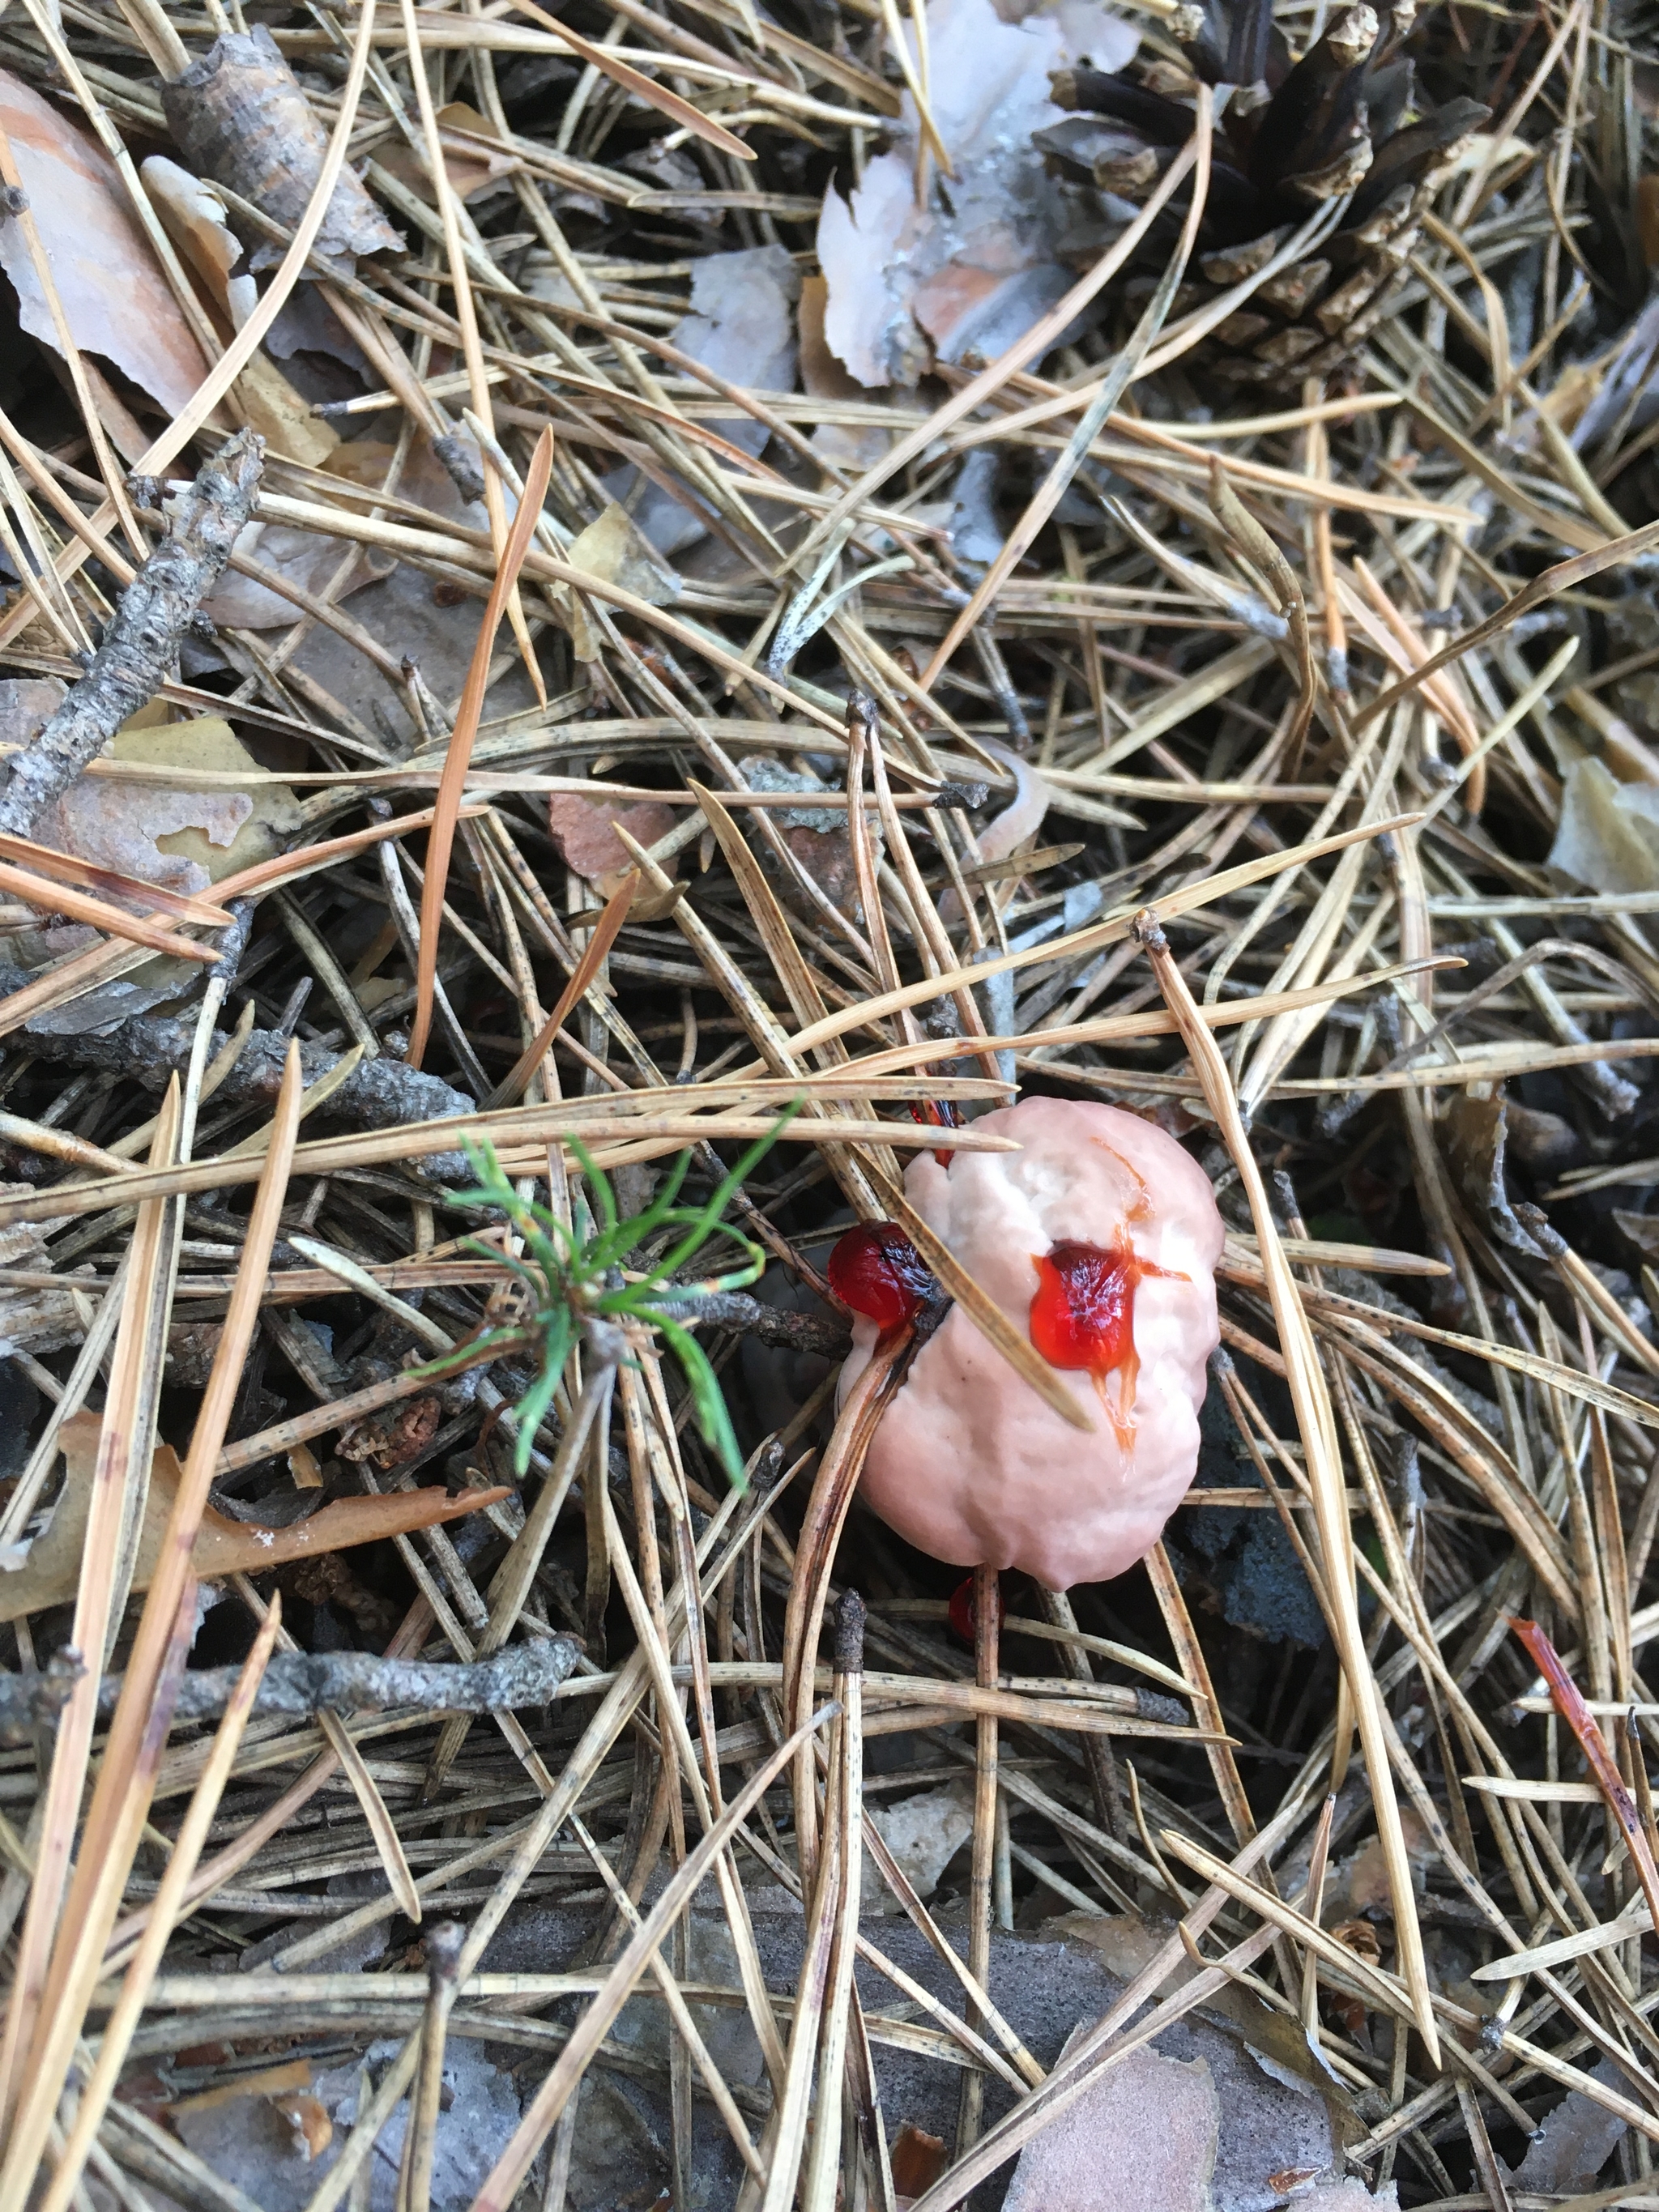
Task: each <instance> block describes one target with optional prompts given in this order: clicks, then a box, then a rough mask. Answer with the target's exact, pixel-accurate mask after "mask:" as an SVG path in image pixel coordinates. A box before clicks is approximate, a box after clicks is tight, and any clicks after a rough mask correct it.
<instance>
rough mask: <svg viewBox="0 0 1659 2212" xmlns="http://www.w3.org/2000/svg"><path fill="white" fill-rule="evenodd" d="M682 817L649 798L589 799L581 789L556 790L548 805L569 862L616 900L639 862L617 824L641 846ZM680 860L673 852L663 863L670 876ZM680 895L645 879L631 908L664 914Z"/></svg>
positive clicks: (641, 915)
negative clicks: (636, 801)
mask: <svg viewBox="0 0 1659 2212" xmlns="http://www.w3.org/2000/svg"><path fill="white" fill-rule="evenodd" d="M681 818H682V817H681V816H680V814H679V813H678V811H676V809H675V808H673V807H671V806H658V805H654V804H653V802H652V801H651V800H649V799H646V800H643V801H641V804H640V805H637V806H626V805H623V804H622V803H621V802H620V801H619V800H617V799H584V798H582V797H581V795H580V793H577V792H556V793H554V795H553V797H552V798H551V799H549V801H548V803H547V823H548V827H549V829H550V830H551V831H552V833H553V842H554V843H555V844H556V846H557V847H558V848H559V851H560V853H561V854H562V856H563V859H564V861H565V864H566V866H568V867H572V868H574V870H575V872H576V873H577V874H578V875H579V876H583V877H586V880H587V881H588V882H589V883H590V884H592V886H593V888H594V889H595V890H597V891H598V892H599V896H600V897H601V898H603V899H609V898H611V896H613V895H614V894H615V892H617V890H619V889H620V888H621V886H622V882H623V877H624V876H626V875H627V874H628V872H629V870H630V869H631V868H632V867H633V866H634V862H633V860H632V857H631V856H630V854H629V851H628V848H627V847H626V846H625V845H624V844H623V842H622V840H621V839H620V838H619V837H618V836H617V835H616V834H615V831H614V829H613V827H612V825H613V823H620V824H621V825H622V827H623V829H625V830H626V831H627V832H628V834H629V836H630V837H633V838H636V839H637V840H638V842H640V843H641V845H645V846H651V845H654V844H655V843H656V842H657V840H658V839H659V837H665V836H667V835H668V833H669V831H670V830H671V829H673V828H674V827H675V826H676V824H677V823H678V822H679V821H680V820H681ZM662 865H663V866H664V867H665V869H666V870H667V872H668V873H669V874H670V875H672V874H673V872H674V871H675V868H676V866H678V855H677V854H670V855H669V857H668V859H667V860H665V861H664V862H663V863H662ZM675 896H677V895H676V894H675V893H673V892H663V893H661V894H659V893H658V892H656V891H653V890H652V888H651V886H650V885H649V884H646V883H643V882H642V883H641V886H640V890H639V891H638V893H637V894H636V895H635V900H634V904H633V906H632V908H631V909H630V911H631V912H632V913H633V914H634V915H635V917H636V918H638V919H639V920H641V921H644V920H647V919H648V918H651V917H653V916H655V915H660V914H665V913H666V912H667V911H668V909H669V908H670V907H671V905H672V904H673V902H674V898H675Z"/></svg>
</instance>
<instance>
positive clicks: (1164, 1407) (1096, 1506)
mask: <svg viewBox="0 0 1659 2212" xmlns="http://www.w3.org/2000/svg"><path fill="white" fill-rule="evenodd" d="M975 1128H976V1129H980V1130H983V1131H985V1132H986V1133H994V1134H995V1135H998V1136H1006V1137H1013V1138H1016V1139H1018V1142H1019V1145H1020V1147H1021V1149H1020V1150H1019V1151H1018V1152H957V1153H956V1154H955V1155H953V1157H952V1159H951V1165H950V1167H949V1168H948V1169H946V1168H943V1167H940V1166H939V1164H938V1162H937V1161H936V1160H935V1159H934V1158H933V1155H932V1154H931V1153H927V1152H923V1153H920V1154H918V1156H917V1157H916V1158H915V1161H914V1162H913V1163H912V1164H911V1166H910V1168H909V1170H908V1172H907V1174H906V1176H905V1178H904V1188H905V1193H906V1195H907V1196H908V1199H909V1200H910V1203H911V1204H912V1205H913V1206H915V1209H916V1211H917V1212H919V1213H920V1214H921V1216H922V1217H923V1218H924V1219H925V1220H926V1221H927V1224H928V1225H929V1227H930V1228H932V1229H933V1230H934V1231H936V1232H937V1233H938V1235H939V1237H942V1238H943V1239H944V1241H945V1243H946V1244H948V1245H949V1246H950V1248H951V1252H952V1253H953V1254H954V1255H955V1256H956V1257H957V1259H958V1260H959V1261H961V1262H962V1264H963V1267H965V1268H966V1269H967V1271H968V1273H969V1274H970V1275H971V1276H972V1277H973V1278H974V1280H975V1282H976V1283H977V1284H978V1285H980V1287H981V1290H983V1291H986V1292H987V1294H988V1295H989V1296H990V1297H992V1298H994V1300H995V1301H996V1303H997V1304H998V1305H1000V1307H1001V1309H1002V1310H1003V1312H1004V1313H1006V1315H1007V1316H1008V1318H1009V1319H1010V1321H1012V1322H1013V1323H1014V1325H1015V1326H1016V1328H1018V1329H1019V1330H1020V1332H1021V1334H1029V1328H1028V1324H1029V1320H1030V1308H1031V1300H1032V1297H1033V1296H1034V1294H1035V1292H1036V1289H1037V1283H1038V1277H1037V1271H1036V1266H1035V1264H1034V1263H1035V1261H1036V1259H1037V1258H1039V1257H1042V1255H1046V1254H1047V1253H1048V1250H1049V1249H1050V1247H1051V1246H1052V1245H1054V1244H1055V1243H1060V1242H1063V1241H1066V1240H1074V1241H1076V1242H1079V1243H1089V1244H1097V1245H1100V1246H1103V1247H1108V1248H1109V1247H1112V1246H1115V1245H1118V1244H1121V1241H1122V1240H1123V1238H1124V1237H1125V1236H1126V1234H1127V1237H1128V1239H1129V1242H1130V1243H1131V1244H1132V1246H1133V1251H1134V1254H1135V1256H1136V1258H1137V1259H1138V1260H1139V1261H1142V1262H1150V1263H1152V1265H1154V1266H1156V1267H1159V1268H1162V1269H1164V1270H1167V1271H1168V1272H1167V1273H1163V1274H1158V1275H1146V1276H1144V1277H1143V1278H1142V1279H1141V1280H1140V1281H1139V1284H1138V1285H1137V1286H1136V1287H1135V1290H1134V1292H1133V1341H1134V1347H1135V1351H1136V1353H1137V1354H1138V1356H1139V1363H1140V1365H1139V1376H1138V1378H1137V1382H1136V1385H1135V1389H1134V1394H1133V1408H1132V1410H1131V1411H1130V1413H1129V1415H1128V1420H1129V1422H1130V1423H1131V1424H1132V1426H1130V1427H1129V1428H1128V1430H1127V1433H1126V1434H1124V1435H1122V1436H1120V1433H1119V1424H1118V1423H1117V1422H1116V1421H1115V1419H1114V1418H1113V1414H1114V1413H1115V1411H1116V1410H1117V1408H1118V1405H1119V1397H1118V1394H1119V1391H1120V1389H1121V1382H1122V1377H1121V1375H1117V1376H1111V1377H1109V1378H1107V1380H1106V1381H1105V1383H1104V1385H1103V1388H1104V1391H1105V1394H1106V1395H1105V1397H1104V1398H1103V1395H1102V1386H1100V1385H1098V1384H1097V1382H1096V1379H1095V1377H1094V1376H1092V1375H1091V1374H1088V1373H1086V1372H1084V1371H1060V1370H1056V1371H1060V1379H1061V1381H1062V1382H1063V1383H1064V1384H1065V1386H1066V1389H1068V1390H1070V1391H1071V1393H1072V1394H1073V1396H1074V1397H1075V1398H1076V1399H1077V1401H1078V1402H1079V1405H1081V1406H1083V1407H1085V1408H1086V1410H1087V1411H1088V1412H1089V1413H1090V1414H1091V1417H1092V1419H1093V1421H1094V1431H1093V1433H1092V1434H1085V1432H1084V1431H1081V1430H1079V1429H1074V1428H1073V1427H1071V1426H1070V1425H1069V1424H1068V1423H1066V1421H1064V1420H1062V1419H1060V1415H1059V1414H1058V1413H1055V1412H1054V1410H1053V1408H1052V1407H1049V1406H1048V1405H1046V1404H1045V1403H1044V1402H1043V1401H1042V1399H1041V1398H1040V1397H1039V1396H1038V1395H1037V1394H1036V1391H1035V1390H1034V1389H1032V1388H1031V1387H1030V1383H1026V1382H1024V1380H1023V1379H1022V1378H1021V1377H1020V1376H1018V1375H1017V1374H1016V1373H1015V1372H1014V1370H1013V1369H1012V1367H1010V1366H1009V1364H1008V1363H1007V1361H1006V1359H1004V1358H1003V1357H1002V1356H1001V1354H1000V1352H996V1351H994V1350H993V1348H992V1347H991V1346H990V1345H989V1344H987V1341H986V1340H985V1339H984V1337H983V1336H981V1334H980V1332H979V1331H978V1329H977V1328H975V1326H974V1324H973V1322H971V1321H969V1318H968V1316H967V1315H966V1314H965V1313H964V1312H963V1310H962V1308H961V1307H960V1306H952V1308H951V1310H950V1313H949V1314H948V1316H946V1318H945V1322H943V1324H942V1325H941V1326H940V1328H939V1329H938V1330H937V1331H936V1332H935V1333H934V1334H933V1336H932V1337H931V1338H929V1340H927V1343H926V1344H924V1345H923V1346H922V1347H921V1351H920V1352H918V1353H917V1355H916V1358H915V1362H914V1364H912V1366H911V1369H910V1372H909V1374H908V1376H907V1378H906V1380H905V1383H904V1384H903V1387H902V1389H901V1390H900V1391H899V1393H898V1395H897V1396H896V1398H895V1399H894V1401H893V1402H892V1404H891V1405H890V1407H888V1409H887V1411H886V1413H884V1415H883V1416H882V1419H881V1424H880V1426H879V1427H878V1430H877V1431H876V1435H875V1439H874V1442H873V1443H872V1446H871V1449H870V1454H869V1457H868V1459H867V1460H866V1463H865V1468H864V1474H863V1478H862V1481H861V1484H860V1494H861V1496H862V1497H863V1498H864V1500H865V1503H866V1504H868V1505H869V1506H870V1507H872V1510H874V1511H875V1512H877V1513H878V1514H879V1515H880V1516H881V1517H882V1519H883V1520H884V1521H885V1522H887V1524H888V1526H889V1527H890V1528H895V1529H896V1530H897V1532H898V1534H900V1535H901V1536H902V1537H904V1538H906V1539H907V1541H909V1542H910V1543H912V1544H915V1545H916V1546H917V1547H919V1548H920V1549H921V1550H922V1551H924V1552H929V1553H932V1554H933V1557H934V1558H935V1559H944V1560H945V1561H947V1562H949V1563H950V1564H951V1565H956V1566H963V1567H969V1566H979V1565H987V1566H994V1567H997V1568H1003V1567H1016V1568H1019V1569H1021V1570H1022V1571H1024V1572H1025V1573H1027V1574H1029V1575H1031V1576H1034V1577H1036V1580H1037V1581H1038V1582H1039V1583H1042V1584H1043V1585H1044V1586H1045V1587H1047V1588H1048V1589H1056V1590H1060V1589H1069V1588H1070V1587H1071V1585H1072V1584H1073V1583H1084V1582H1104V1581H1106V1580H1107V1579H1108V1578H1109V1577H1111V1576H1113V1575H1120V1574H1121V1573H1122V1572H1123V1571H1124V1570H1125V1569H1126V1568H1127V1567H1131V1566H1133V1565H1134V1563H1135V1561H1136V1560H1137V1559H1143V1558H1144V1557H1145V1556H1146V1553H1148V1552H1149V1551H1150V1550H1151V1549H1152V1546H1153V1545H1154V1544H1155V1543H1156V1542H1157V1541H1158V1536H1159V1534H1161V1533H1162V1530H1163V1528H1164V1522H1166V1521H1167V1520H1168V1519H1169V1517H1170V1514H1171V1513H1172V1512H1173V1511H1174V1510H1175V1508H1176V1504H1177V1503H1178V1502H1179V1500H1180V1498H1181V1497H1182V1493H1183V1492H1185V1491H1186V1490H1187V1488H1188V1486H1189V1485H1190V1483H1191V1481H1192V1479H1193V1475H1194V1470H1195V1469H1196V1468H1197V1465H1198V1443H1199V1429H1198V1412H1199V1408H1200V1406H1201V1405H1202V1404H1203V1402H1204V1394H1205V1389H1206V1362H1207V1361H1208V1359H1209V1356H1210V1354H1211V1352H1213V1351H1214V1349H1215V1347H1216V1346H1217V1344H1218V1341H1219V1340H1220V1330H1219V1326H1218V1321H1217V1316H1216V1302H1215V1267H1216V1263H1217V1261H1218V1260H1219V1259H1220V1257H1221V1249H1222V1243H1223V1237H1224V1231H1223V1227H1222V1221H1221V1216H1220V1215H1219V1213H1218V1212H1217V1211H1216V1204H1215V1198H1214V1195H1213V1194H1212V1191H1211V1188H1210V1183H1209V1178H1208V1177H1207V1176H1206V1175H1205V1173H1204V1171H1203V1170H1202V1169H1201V1168H1200V1167H1199V1165H1198V1164H1197V1163H1196V1162H1195V1161H1194V1160H1192V1159H1190V1158H1188V1155H1187V1154H1186V1153H1185V1152H1183V1151H1182V1148H1181V1146H1179V1145H1178V1144H1177V1143H1176V1140H1175V1139H1174V1138H1173V1137H1170V1136H1166V1135H1165V1134H1164V1131H1163V1130H1161V1129H1159V1128H1157V1127H1154V1126H1153V1125H1152V1123H1151V1122H1149V1121H1141V1120H1139V1118H1138V1117H1137V1116H1136V1115H1133V1114H1126V1113H1123V1112H1121V1111H1120V1110H1119V1109H1118V1108H1116V1107H1115V1106H1096V1105H1090V1104H1087V1103H1078V1102H1073V1101H1072V1100H1069V1099H1057V1098H1028V1099H1025V1100H1024V1101H1023V1102H1022V1103H1020V1104H1019V1105H1018V1106H1012V1107H1006V1108H1004V1109H1000V1111H998V1112H996V1113H994V1114H987V1115H984V1116H983V1117H982V1118H981V1120H980V1121H976V1122H975ZM1183 1276H1184V1277H1185V1278H1186V1279H1185V1280H1184V1281H1183V1280H1180V1279H1178V1278H1180V1277H1183ZM875 1340H876V1327H875V1324H874V1322H871V1321H868V1320H866V1319H864V1318H862V1317H860V1318H857V1319H855V1321H854V1328H853V1350H852V1352H850V1354H849V1355H848V1359H847V1363H846V1365H845V1367H844V1369H843V1370H842V1384H841V1387H842V1392H843V1393H844V1392H845V1391H846V1390H847V1389H848V1386H849V1385H850V1384H851V1383H852V1382H853V1380H854V1377H855V1376H857V1375H858V1374H859V1372H860V1370H861V1369H862V1368H863V1367H864V1366H865V1364H866V1362H867V1361H868V1359H869V1358H870V1354H871V1352H872V1349H873V1347H874V1345H875Z"/></svg>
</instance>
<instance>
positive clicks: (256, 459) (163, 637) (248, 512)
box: [0, 430, 264, 837]
mask: <svg viewBox="0 0 1659 2212" xmlns="http://www.w3.org/2000/svg"><path fill="white" fill-rule="evenodd" d="M263 468H264V439H263V438H260V437H257V436H256V435H254V433H253V432H252V431H251V430H239V431H238V432H237V434H236V435H235V436H234V438H230V439H228V440H227V441H226V442H225V443H224V444H223V445H222V446H221V447H220V448H219V450H218V452H217V453H216V454H215V455H214V456H213V459H211V460H210V461H208V462H206V463H204V465H203V467H202V469H201V471H200V472H199V474H198V475H197V478H196V481H195V483H192V484H191V486H190V487H189V488H188V489H186V490H185V491H181V492H179V494H177V495H176V496H175V497H173V499H171V500H169V501H167V536H166V537H165V538H163V539H162V540H161V544H159V545H158V546H157V547H156V549H155V551H154V552H153V553H152V554H151V555H150V556H149V560H148V561H146V562H145V563H144V565H143V568H140V569H139V571H138V573H137V575H136V576H135V577H134V578H133V580H132V581H131V583H130V584H129V585H128V586H127V587H126V589H125V592H122V594H121V596H120V598H119V599H118V601H117V602H116V607H115V612H114V615H113V617H112V618H111V621H110V625H109V629H108V630H107V632H106V635H105V637H104V641H103V643H102V644H101V645H100V647H99V648H98V650H97V652H96V653H94V655H93V657H92V665H91V666H90V667H89V668H88V671H87V672H86V674H85V675H84V676H83V677H82V678H81V680H80V682H79V683H78V684H71V685H70V690H69V691H68V693H67V694H66V696H65V697H64V702H63V704H62V705H61V706H60V707H59V708H58V711H57V713H56V714H54V715H53V716H52V720H50V721H49V722H48V723H47V724H46V727H45V729H43V730H42V731H41V732H40V736H39V737H38V738H35V740H34V742H33V744H30V745H27V746H26V747H25V748H24V750H22V751H21V753H19V754H18V755H17V756H16V757H15V759H14V760H13V762H12V763H11V778H10V781H9V783H8V784H7V786H6V789H5V792H4V794H3V796H0V830H3V831H4V832H5V834H6V835H7V836H12V837H27V836H28V834H29V831H30V829H33V826H34V821H35V817H36V816H37V815H39V814H40V812H41V811H43V810H44V809H45V808H46V807H48V806H50V805H51V804H52V800H53V799H57V798H58V797H59V796H61V794H62V793H64V792H65V791H67V790H68V788H69V787H70V784H72V783H73V782H74V781H75V779H76V776H77V775H80V773H81V771H82V769H84V768H85V767H86V765H87V763H88V761H91V760H94V759H95V758H96V757H97V756H98V755H99V754H100V752H102V750H104V747H105V746H106V744H108V743H109V741H110V739H111V738H112V737H113V736H114V735H115V732H117V730H118V729H119V728H120V726H121V725H122V723H123V722H125V720H127V719H128V717H129V716H130V715H132V714H137V711H138V709H139V708H141V707H143V706H146V705H148V704H149V701H150V700H152V699H153V698H154V697H155V694H156V693H157V692H158V691H159V690H161V686H162V684H165V683H166V682H167V678H168V677H169V676H171V675H172V673H173V664H174V663H175V661H176V660H177V659H178V657H179V641H180V639H181V638H182V637H183V636H184V635H185V631H186V630H187V629H189V628H190V623H191V617H192V616H193V615H194V614H195V612H196V610H197V608H198V607H199V606H200V605H201V604H202V601H203V600H204V599H205V598H206V597H207V596H208V594H209V593H210V592H211V591H212V589H213V587H214V586H215V585H216V583H217V582H218V580H219V579H220V577H221V576H222V574H223V573H224V569H225V564H226V562H228V560H229V558H230V553H231V548H232V547H233V546H234V544H235V543H236V540H237V538H238V537H239V536H240V534H241V532H242V531H243V530H244V529H245V528H246V526H247V524H248V521H249V520H250V518H251V517H252V513H253V501H254V495H255V494H256V493H257V492H258V488H259V477H260V473H261V471H262V470H263Z"/></svg>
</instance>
